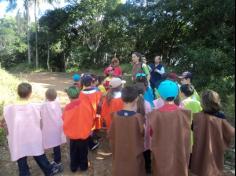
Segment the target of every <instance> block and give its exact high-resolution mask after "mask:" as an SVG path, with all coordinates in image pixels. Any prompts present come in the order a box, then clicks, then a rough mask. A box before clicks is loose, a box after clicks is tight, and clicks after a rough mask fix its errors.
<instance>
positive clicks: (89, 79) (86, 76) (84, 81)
mask: <svg viewBox="0 0 236 176" xmlns="http://www.w3.org/2000/svg"><path fill="white" fill-rule="evenodd" d="M81 81H82V84H83V85H88V84H92V82H93V77H92V76H91V75H89V74H84V75H83V76H82V78H81Z"/></svg>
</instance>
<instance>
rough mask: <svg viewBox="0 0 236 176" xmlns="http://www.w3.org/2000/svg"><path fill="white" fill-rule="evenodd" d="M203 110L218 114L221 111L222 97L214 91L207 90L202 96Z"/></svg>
mask: <svg viewBox="0 0 236 176" xmlns="http://www.w3.org/2000/svg"><path fill="white" fill-rule="evenodd" d="M202 108H203V111H205V112H218V111H220V109H221V103H220V96H219V94H218V93H217V92H215V91H213V90H206V91H205V92H203V94H202Z"/></svg>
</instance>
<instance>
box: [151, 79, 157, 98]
mask: <svg viewBox="0 0 236 176" xmlns="http://www.w3.org/2000/svg"><path fill="white" fill-rule="evenodd" d="M150 86H151V88H152V93H153V97H154V99H156V98H157V97H156V94H155V88H156V84H154V83H153V82H152V81H150Z"/></svg>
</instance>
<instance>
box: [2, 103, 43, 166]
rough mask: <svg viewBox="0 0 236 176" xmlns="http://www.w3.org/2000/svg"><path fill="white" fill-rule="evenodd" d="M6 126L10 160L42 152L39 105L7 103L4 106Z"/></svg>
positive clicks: (37, 154)
mask: <svg viewBox="0 0 236 176" xmlns="http://www.w3.org/2000/svg"><path fill="white" fill-rule="evenodd" d="M3 113H4V118H5V120H6V124H7V128H8V136H7V139H8V144H9V149H10V154H11V160H12V161H17V160H18V159H20V158H23V157H25V156H39V155H42V154H43V153H44V150H43V142H42V131H41V128H40V120H41V117H40V105H39V104H33V103H30V104H26V105H8V106H5V107H4V112H3Z"/></svg>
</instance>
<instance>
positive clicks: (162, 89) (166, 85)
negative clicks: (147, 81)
mask: <svg viewBox="0 0 236 176" xmlns="http://www.w3.org/2000/svg"><path fill="white" fill-rule="evenodd" d="M157 90H158V93H159V94H160V96H161V98H163V99H164V100H167V99H168V98H170V97H174V99H176V98H177V96H178V95H179V87H178V85H177V83H175V82H174V81H170V80H165V81H163V82H161V83H160V85H159V86H158V88H157Z"/></svg>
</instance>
